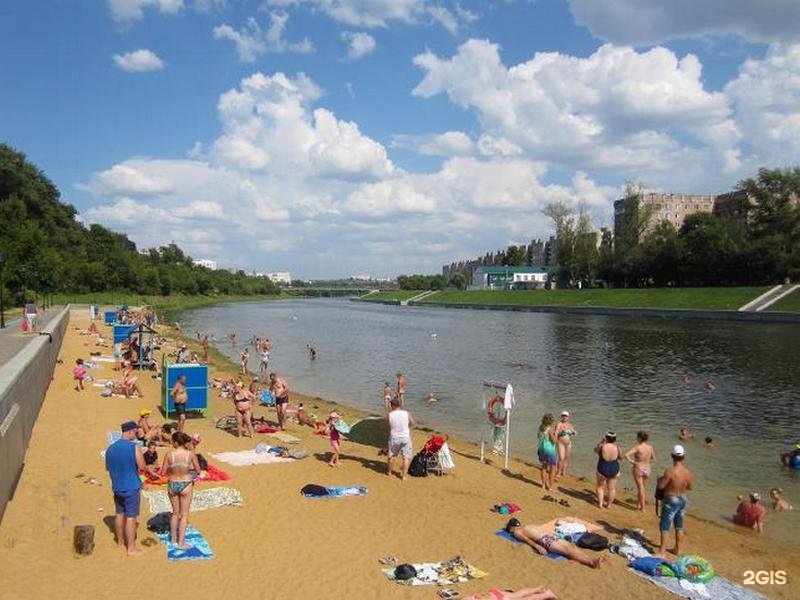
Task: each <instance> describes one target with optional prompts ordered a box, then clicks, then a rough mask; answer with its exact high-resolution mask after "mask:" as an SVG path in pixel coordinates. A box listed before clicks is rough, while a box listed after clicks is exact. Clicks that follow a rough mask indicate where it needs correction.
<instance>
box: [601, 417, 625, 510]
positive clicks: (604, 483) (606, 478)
mask: <svg viewBox="0 0 800 600" xmlns="http://www.w3.org/2000/svg"><path fill="white" fill-rule="evenodd" d="M594 451H595V452H596V453H597V506H599V507H600V508H608V507H609V506H611V505H612V504H613V503H614V499H615V498H616V497H617V479H618V478H619V459H620V458H621V457H622V452H621V451H620V449H619V446H618V445H617V434H616V433H614V432H613V431H609V432H608V433H606V435H605V437H604V438H603V439H602V440H600V443H599V444H597V446H595V449H594ZM606 493H607V494H608V496H607V498H606Z"/></svg>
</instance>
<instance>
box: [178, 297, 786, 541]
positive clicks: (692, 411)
mask: <svg viewBox="0 0 800 600" xmlns="http://www.w3.org/2000/svg"><path fill="white" fill-rule="evenodd" d="M181 324H182V327H183V330H184V332H186V333H187V334H191V333H193V332H194V331H208V332H210V333H212V334H213V335H214V336H215V338H216V340H217V343H216V346H217V347H218V348H220V349H221V350H222V351H223V352H225V353H226V354H227V355H228V356H230V357H232V358H234V359H235V360H237V361H238V357H239V349H234V348H231V347H230V344H229V343H228V342H227V340H226V335H227V333H228V332H231V331H235V332H236V333H237V338H238V339H239V340H242V341H246V340H247V339H249V338H250V337H251V336H253V335H260V336H267V337H269V338H270V340H271V341H272V342H273V345H274V349H273V354H272V363H271V370H276V371H278V372H279V373H280V374H281V375H284V376H286V378H287V380H288V382H289V385H290V386H291V387H292V388H293V389H295V390H297V391H299V392H302V393H305V394H309V395H317V396H322V397H325V398H327V399H330V400H335V401H337V402H341V403H343V404H347V405H350V406H354V407H358V408H362V409H367V410H370V411H373V412H379V411H380V410H381V409H382V405H383V393H382V390H383V383H384V381H389V383H390V384H391V385H392V386H394V383H395V378H394V374H395V373H396V371H397V370H398V369H399V370H402V371H403V372H404V373H405V374H406V377H407V379H408V384H407V392H406V394H407V405H408V407H409V408H410V410H412V411H413V412H414V414H415V416H416V417H417V419H418V420H420V421H422V423H424V424H425V425H427V426H429V427H433V428H436V429H441V430H444V431H447V432H449V433H453V434H457V435H460V436H463V437H465V438H468V439H471V440H474V441H478V440H480V438H481V435H482V433H484V432H486V431H487V428H488V425H487V421H486V419H485V418H484V412H483V410H482V408H481V407H482V403H483V402H484V401H485V398H486V392H485V390H484V388H483V386H482V382H483V381H485V380H490V381H496V382H503V383H504V382H511V383H512V384H513V386H514V389H515V392H516V397H517V401H518V410H517V411H516V413H515V417H514V422H513V437H512V442H513V443H512V454H514V455H516V456H519V457H522V458H524V459H526V460H531V461H535V460H536V459H535V439H536V428H537V426H538V424H539V420H540V419H541V416H542V414H543V413H545V412H552V413H554V414H556V415H557V414H558V413H559V412H560V411H561V410H569V411H570V412H571V413H572V421H573V423H574V425H575V427H576V429H577V430H578V435H577V436H576V437H575V438H574V445H573V466H572V468H571V469H570V470H571V471H572V472H574V473H575V474H578V475H585V476H587V477H591V478H593V477H594V464H595V460H596V458H595V455H594V454H593V453H592V448H593V447H594V444H595V443H596V442H597V441H598V440H599V439H600V437H601V436H602V434H603V432H605V431H606V430H608V429H613V430H615V431H616V432H617V434H618V439H619V441H620V445H621V446H622V448H623V451H624V450H627V449H628V448H629V447H630V446H631V445H633V443H634V442H635V432H636V431H637V430H639V429H646V430H648V431H650V433H651V441H653V443H654V446H655V449H656V454H657V455H658V457H659V460H658V463H657V466H656V469H657V470H658V471H661V470H663V468H664V467H665V466H666V465H667V463H668V459H669V456H668V454H669V450H670V449H671V447H672V445H673V444H674V443H676V442H677V441H678V440H677V439H676V434H677V431H678V428H679V427H680V426H681V425H682V424H687V425H688V426H690V427H691V429H692V430H693V431H694V432H695V434H696V436H697V438H698V440H697V441H694V442H688V443H687V444H686V446H687V464H688V466H690V468H692V469H693V470H694V471H695V472H696V474H697V477H698V483H697V486H696V488H697V489H696V490H695V491H694V492H693V493H692V494H691V498H690V502H691V504H690V510H691V511H692V512H695V513H696V514H698V513H699V514H702V515H704V516H707V517H712V518H716V519H721V518H723V516H725V515H727V514H728V513H730V512H732V511H733V509H734V507H735V505H736V500H735V496H736V494H739V493H747V492H749V491H759V492H761V493H762V495H763V496H764V497H765V498H766V496H767V492H768V491H769V488H770V487H782V488H783V489H784V491H785V493H786V494H787V496H788V497H789V499H790V500H791V501H793V502H794V503H795V505H797V506H798V508H800V471H789V470H786V469H782V468H781V467H780V466H779V464H778V461H777V453H778V451H779V450H780V449H781V448H784V447H787V446H789V445H790V443H792V442H793V441H794V439H795V438H796V437H800V428H798V419H800V403H798V389H800V371H799V370H798V368H797V360H798V356H800V327H798V326H795V325H784V324H763V325H762V324H751V323H736V322H712V321H688V320H687V321H682V320H677V319H676V320H667V319H637V318H626V317H605V316H585V315H555V314H537V313H522V312H504V311H482V310H481V311H475V310H455V309H436V308H416V307H397V306H384V305H371V304H365V303H357V302H350V301H347V300H342V299H314V300H288V301H277V302H252V303H237V304H230V305H224V306H216V307H211V308H203V309H196V310H192V311H189V312H186V313H184V314H183V315H181ZM240 343H241V342H240ZM307 343H313V344H314V345H315V346H316V348H317V350H318V352H319V354H318V358H317V360H316V361H313V362H312V361H310V360H309V358H308V353H307V350H306V344H307ZM257 360H258V359H257V356H256V354H255V352H253V351H252V349H251V368H252V369H253V370H256V369H257V368H258V362H257ZM685 375H688V376H689V377H690V378H691V383H689V384H688V385H685V384H684V383H683V378H684V376H685ZM706 382H711V383H713V385H714V386H715V389H714V390H713V391H710V392H709V391H706V390H705V389H704V384H705V383H706ZM431 393H433V394H435V396H436V398H438V399H439V402H438V403H429V402H427V399H428V396H429V394H431ZM706 435H710V436H712V437H713V438H714V440H715V442H716V446H717V447H716V448H715V449H713V450H708V449H706V448H704V444H703V443H702V441H701V440H702V439H703V438H704V437H705V436H706ZM650 485H651V487H652V486H653V485H654V484H653V483H652V481H651V484H650ZM627 486H631V487H632V486H633V481H632V478H631V477H630V469H629V468H626V467H623V476H622V480H621V482H620V487H627ZM622 496H627V494H622ZM767 530H768V533H769V534H770V535H771V536H775V537H779V538H781V537H785V538H787V539H788V538H790V537H796V534H797V533H798V531H800V510H797V511H794V512H793V513H786V514H770V515H769V518H768V521H767Z"/></svg>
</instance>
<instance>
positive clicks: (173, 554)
mask: <svg viewBox="0 0 800 600" xmlns="http://www.w3.org/2000/svg"><path fill="white" fill-rule="evenodd" d="M156 535H157V536H158V539H160V540H161V541H162V542H164V545H165V546H166V547H167V559H169V560H203V559H206V558H211V557H212V556H214V553H213V552H212V551H211V546H209V545H208V542H207V541H206V539H205V538H204V537H203V534H202V533H200V532H199V531H197V529H195V528H194V525H189V526H188V527H187V528H186V543H187V544H191V545H192V547H191V548H187V549H186V550H181V549H180V548H178V545H177V544H173V543H172V542H170V541H169V531H166V532H164V533H157V534H156Z"/></svg>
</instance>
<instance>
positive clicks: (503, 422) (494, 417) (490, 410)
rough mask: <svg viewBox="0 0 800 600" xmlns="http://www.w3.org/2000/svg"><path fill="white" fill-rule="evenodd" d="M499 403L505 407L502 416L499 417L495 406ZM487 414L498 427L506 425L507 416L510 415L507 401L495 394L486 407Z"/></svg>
mask: <svg viewBox="0 0 800 600" xmlns="http://www.w3.org/2000/svg"><path fill="white" fill-rule="evenodd" d="M498 404H499V405H500V407H501V408H502V409H503V417H502V418H500V417H498V416H497V413H495V411H494V407H495V406H497V405H498ZM486 416H487V417H488V418H489V421H491V422H492V424H493V425H496V426H497V427H505V426H506V418H507V416H508V415H507V413H506V409H505V403H504V401H503V398H502V397H500V396H493V397H492V399H491V400H489V405H488V406H487V407H486Z"/></svg>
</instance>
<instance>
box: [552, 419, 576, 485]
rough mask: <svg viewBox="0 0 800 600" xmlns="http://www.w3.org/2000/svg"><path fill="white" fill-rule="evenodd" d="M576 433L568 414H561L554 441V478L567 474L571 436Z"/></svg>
mask: <svg viewBox="0 0 800 600" xmlns="http://www.w3.org/2000/svg"><path fill="white" fill-rule="evenodd" d="M576 433H578V432H577V431H576V430H575V427H573V425H572V422H570V420H569V412H567V411H566V410H565V411H562V412H561V420H560V421H559V422H558V424H557V425H556V439H557V440H558V445H557V446H556V448H557V449H558V465H557V466H556V478H558V477H560V476H561V475H566V474H567V465H569V460H570V458H571V457H572V436H573V435H575V434H576Z"/></svg>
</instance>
